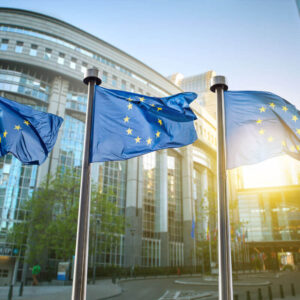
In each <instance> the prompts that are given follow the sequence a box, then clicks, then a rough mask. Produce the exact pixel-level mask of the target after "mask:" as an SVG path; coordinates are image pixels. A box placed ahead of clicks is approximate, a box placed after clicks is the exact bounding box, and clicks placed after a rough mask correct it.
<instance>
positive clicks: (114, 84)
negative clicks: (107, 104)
mask: <svg viewBox="0 0 300 300" xmlns="http://www.w3.org/2000/svg"><path fill="white" fill-rule="evenodd" d="M111 84H112V86H114V87H116V86H117V77H116V76H113V77H112V81H111Z"/></svg>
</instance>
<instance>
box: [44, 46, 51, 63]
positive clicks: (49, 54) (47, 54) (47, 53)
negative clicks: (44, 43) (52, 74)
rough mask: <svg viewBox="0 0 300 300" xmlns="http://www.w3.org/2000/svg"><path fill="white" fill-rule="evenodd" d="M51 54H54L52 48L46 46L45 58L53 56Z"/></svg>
mask: <svg viewBox="0 0 300 300" xmlns="http://www.w3.org/2000/svg"><path fill="white" fill-rule="evenodd" d="M51 54H52V49H50V48H46V49H45V53H44V59H45V60H49V59H50V58H51Z"/></svg>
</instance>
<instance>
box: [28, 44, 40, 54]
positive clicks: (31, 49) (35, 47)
mask: <svg viewBox="0 0 300 300" xmlns="http://www.w3.org/2000/svg"><path fill="white" fill-rule="evenodd" d="M37 48H38V45H34V44H31V48H30V50H29V55H31V56H36V55H37Z"/></svg>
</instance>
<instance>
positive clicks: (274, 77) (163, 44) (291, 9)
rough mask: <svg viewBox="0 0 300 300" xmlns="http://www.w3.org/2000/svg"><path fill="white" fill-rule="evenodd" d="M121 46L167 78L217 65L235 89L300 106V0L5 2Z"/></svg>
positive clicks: (2, 2) (1, 3) (1, 0)
mask: <svg viewBox="0 0 300 300" xmlns="http://www.w3.org/2000/svg"><path fill="white" fill-rule="evenodd" d="M0 6H2V7H13V8H20V9H27V10H32V11H35V12H39V13H43V14H46V15H49V16H52V17H55V18H58V19H61V20H63V21H65V22H67V23H70V24H72V25H74V26H76V27H79V28H80V29H83V30H85V31H87V32H89V33H91V34H93V35H95V36H97V37H98V38H100V39H102V40H104V41H106V42H108V43H110V44H112V45H114V46H116V47H118V48H120V49H121V50H123V51H125V52H127V53H128V54H130V55H132V56H134V57H135V58H137V59H139V60H141V61H142V62H144V63H145V64H147V65H148V66H150V67H151V68H153V69H154V70H156V71H158V72H159V73H161V74H162V75H164V76H168V75H170V74H173V73H176V72H180V73H182V74H183V75H184V76H192V75H196V74H200V73H203V72H206V71H208V70H214V71H216V72H217V74H218V75H224V76H226V78H227V81H228V85H229V89H231V90H264V91H269V92H273V93H275V94H278V95H279V96H281V97H283V98H285V99H286V100H288V101H289V102H291V103H293V104H295V105H296V106H297V108H298V109H300V90H298V88H300V14H298V11H297V6H296V2H295V0H142V1H141V0H109V1H107V0H97V1H96V0H86V1H76V0H73V1H70V0H63V1H62V0H52V1H46V2H45V1H40V0H26V1H23V0H14V1H11V0H0Z"/></svg>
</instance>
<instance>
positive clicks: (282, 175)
mask: <svg viewBox="0 0 300 300" xmlns="http://www.w3.org/2000/svg"><path fill="white" fill-rule="evenodd" d="M297 168H299V162H298V161H296V160H294V159H292V158H290V157H288V156H280V157H274V158H271V159H268V160H266V161H263V162H261V163H259V164H256V165H251V166H244V167H242V168H241V173H242V175H243V183H244V188H258V187H275V186H285V185H293V184H299V174H298V172H297Z"/></svg>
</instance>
